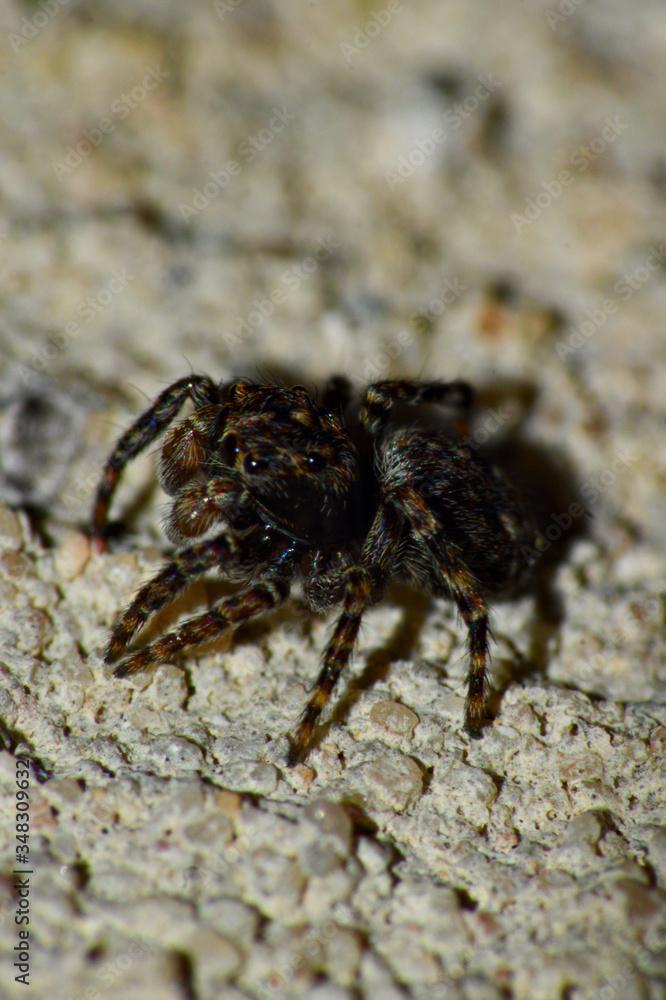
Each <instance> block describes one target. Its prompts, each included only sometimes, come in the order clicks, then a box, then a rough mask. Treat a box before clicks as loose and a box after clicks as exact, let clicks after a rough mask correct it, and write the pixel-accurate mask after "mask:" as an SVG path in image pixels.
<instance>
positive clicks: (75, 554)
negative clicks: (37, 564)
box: [53, 531, 90, 580]
mask: <svg viewBox="0 0 666 1000" xmlns="http://www.w3.org/2000/svg"><path fill="white" fill-rule="evenodd" d="M89 558H90V540H89V539H88V538H86V536H85V535H82V534H81V532H79V531H68V532H67V534H66V535H65V536H64V538H63V540H62V542H61V543H60V545H59V546H58V548H57V549H56V553H55V557H54V560H53V562H54V567H55V571H56V574H57V575H58V576H59V577H61V578H62V579H63V580H74V579H76V577H77V576H80V575H81V573H82V572H83V567H84V566H85V564H86V563H87V562H88V559H89Z"/></svg>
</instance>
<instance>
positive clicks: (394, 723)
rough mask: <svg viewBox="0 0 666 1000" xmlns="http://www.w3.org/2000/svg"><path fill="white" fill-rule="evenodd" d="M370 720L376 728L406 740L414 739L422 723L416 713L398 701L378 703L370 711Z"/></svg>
mask: <svg viewBox="0 0 666 1000" xmlns="http://www.w3.org/2000/svg"><path fill="white" fill-rule="evenodd" d="M370 719H371V720H372V722H373V723H374V724H375V725H376V726H379V727H380V728H382V729H386V730H387V731H388V732H389V733H393V734H394V735H395V736H404V737H406V739H411V738H412V736H413V735H414V730H415V728H416V726H418V724H419V721H420V720H419V717H418V715H417V714H416V712H412V710H411V708H406V706H405V705H401V704H399V702H397V701H378V702H377V703H376V704H374V705H373V706H372V708H371V709H370Z"/></svg>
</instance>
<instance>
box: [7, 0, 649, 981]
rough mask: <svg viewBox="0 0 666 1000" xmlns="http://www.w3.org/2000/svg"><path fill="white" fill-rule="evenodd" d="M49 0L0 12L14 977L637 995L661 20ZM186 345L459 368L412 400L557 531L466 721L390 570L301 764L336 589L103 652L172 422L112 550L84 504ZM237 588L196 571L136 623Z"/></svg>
mask: <svg viewBox="0 0 666 1000" xmlns="http://www.w3.org/2000/svg"><path fill="white" fill-rule="evenodd" d="M56 6H58V11H57V13H55V14H53V16H52V17H51V16H50V15H49V9H50V5H49V3H41V4H37V5H35V4H32V5H30V4H28V5H25V4H23V5H19V4H18V3H17V0H8V4H7V5H6V8H7V9H6V17H5V18H4V19H3V25H4V30H5V35H6V37H5V43H6V44H5V50H4V52H3V70H4V71H5V72H3V73H2V74H0V98H1V100H0V109H1V111H0V113H1V114H2V125H3V127H2V135H3V148H2V164H1V166H0V261H1V263H2V282H1V283H0V296H1V297H2V309H1V310H0V313H1V317H2V318H1V320H0V496H1V497H2V502H0V733H1V735H2V748H1V749H0V785H1V788H2V796H3V799H2V801H3V809H2V810H0V862H1V863H2V871H3V873H4V875H5V880H4V882H3V889H4V891H5V897H6V899H5V903H4V904H3V905H0V926H1V929H2V933H0V960H1V961H2V963H3V968H5V967H7V968H11V963H12V961H13V960H14V958H13V947H14V945H15V943H16V932H17V925H15V924H14V922H13V909H12V907H13V906H14V905H15V899H16V897H15V895H14V896H11V900H12V903H11V907H9V908H8V906H7V905H6V904H7V901H8V900H10V893H11V892H12V891H14V890H12V888H11V879H10V880H9V881H8V878H9V876H8V873H11V872H12V871H13V869H14V866H15V864H16V846H17V838H16V834H17V830H16V818H15V817H16V810H15V809H14V805H15V803H16V798H15V796H16V792H17V785H16V757H17V756H18V757H21V758H24V757H30V758H31V760H32V764H31V768H30V782H29V802H30V848H31V856H30V861H31V867H32V868H33V869H34V875H33V876H32V878H33V881H32V884H31V895H30V901H31V921H32V922H31V925H30V928H31V938H30V941H31V944H30V947H31V949H32V951H31V956H32V958H31V964H32V968H31V984H30V988H29V990H28V991H26V988H25V987H24V986H23V985H22V984H20V983H18V982H16V981H15V980H14V979H13V976H11V975H7V976H4V977H1V978H2V983H1V985H0V993H2V997H3V1000H4V996H5V994H6V995H7V997H8V998H9V1000H18V998H19V997H23V996H27V995H28V993H30V995H31V996H34V997H39V998H41V997H48V998H49V1000H72V998H75V1000H108V998H110V997H113V1000H146V998H150V1000H183V998H184V997H187V998H188V1000H208V998H210V1000H292V998H293V1000H298V998H300V997H304V998H305V997H307V998H314V1000H500V998H501V1000H562V998H564V997H567V1000H592V998H594V1000H598V998H606V997H613V998H622V1000H646V998H649V1000H657V998H661V996H662V995H663V982H664V975H665V974H666V969H665V968H664V962H663V954H662V953H663V935H664V925H663V914H664V912H665V911H666V897H665V895H664V894H665V893H666V799H665V796H664V788H665V787H666V786H665V781H666V639H665V638H664V622H665V620H666V619H665V617H664V608H665V585H664V580H665V579H666V573H665V565H664V564H665V558H664V553H665V552H666V518H665V517H664V482H665V481H666V480H665V475H666V458H665V456H666V452H665V449H664V420H663V409H664V371H665V370H666V346H665V344H666V342H665V340H664V273H665V268H666V260H665V259H664V251H663V248H662V246H661V242H662V237H661V236H660V235H659V234H660V231H661V230H663V189H664V163H663V160H664V157H663V150H662V148H661V146H660V137H662V136H663V135H664V134H665V132H666V52H665V42H664V39H665V38H666V27H665V25H666V20H665V18H666V14H665V10H664V8H663V5H660V4H655V3H648V2H647V0H636V2H635V3H634V4H632V5H626V4H625V5H622V4H615V5H610V6H609V5H607V4H606V5H605V4H588V3H585V4H583V3H578V4H575V3H574V4H569V5H568V7H570V8H571V10H568V8H567V10H565V9H564V8H565V7H567V4H564V5H563V4H561V3H559V4H558V2H554V3H553V4H550V5H543V4H532V5H530V4H497V3H491V2H490V0H478V2H477V3H476V4H475V5H474V9H473V11H472V9H471V7H470V5H463V4H455V3H452V2H451V0H442V2H441V3H438V4H404V3H403V4H397V5H393V6H392V5H391V4H388V5H387V4H386V3H384V4H382V5H376V6H375V8H374V9H371V6H370V5H365V6H364V5H358V4H356V5H351V6H348V5H336V4H324V3H316V4H306V5H299V8H298V11H297V12H296V8H295V7H294V5H292V7H294V9H293V10H292V7H290V6H289V5H288V4H285V3H278V2H272V3H270V4H268V3H237V2H235V0H232V2H230V3H218V2H217V0H216V2H215V3H211V4H189V5H186V4H182V3H181V4H178V3H174V2H173V0H164V2H162V3H160V4H145V3H144V4H135V5H132V6H131V8H130V6H129V5H127V4H125V5H122V4H117V3H112V4H107V5H97V7H96V8H95V9H94V10H93V7H92V5H91V10H90V14H89V15H88V14H87V13H86V16H85V17H82V16H81V5H78V6H77V5H74V4H64V3H61V4H59V5H56ZM611 6H612V9H611ZM574 8H575V9H574ZM54 10H55V7H54ZM567 11H568V12H567ZM44 18H46V20H48V21H49V23H48V24H46V23H42V22H44ZM153 84H154V86H153ZM106 119H108V123H107V122H106V121H105V120H106ZM103 123H104V125H103ZM98 133H99V134H98ZM234 164H235V165H236V166H234ZM562 171H567V172H568V174H569V175H570V176H569V177H567V178H566V180H563V179H562V177H563V175H562ZM560 187H561V190H560ZM189 372H197V373H209V374H210V375H211V377H212V378H213V379H214V380H229V379H231V378H235V377H237V376H244V377H249V378H252V379H271V380H277V381H284V382H285V383H287V384H292V383H294V382H297V383H303V384H305V385H306V386H307V388H308V389H312V390H313V391H316V392H317V393H318V398H319V399H320V400H321V399H322V396H323V393H324V387H325V384H326V382H327V380H328V379H329V378H330V377H331V375H333V374H335V373H341V374H344V375H346V376H347V377H348V379H349V380H350V382H351V385H352V387H353V389H354V391H356V390H358V389H361V390H362V389H363V387H364V386H365V385H366V384H367V383H368V382H372V381H380V380H382V379H385V378H389V377H401V378H424V379H444V380H448V379H458V378H461V379H465V380H468V381H469V382H470V383H471V384H472V385H473V387H474V388H475V390H476V393H477V406H476V410H475V411H474V412H473V413H470V414H469V415H466V414H465V415H464V414H459V413H456V412H453V411H450V410H449V409H442V408H440V407H437V406H433V405H430V404H428V405H427V406H426V405H424V406H423V407H419V408H413V407H411V406H405V407H399V408H397V409H396V410H395V411H394V412H393V413H392V417H391V419H393V417H395V420H396V422H397V423H401V424H410V423H411V422H412V421H414V420H417V419H421V418H422V419H423V420H424V421H426V422H428V423H430V424H431V425H433V426H439V427H441V428H442V429H443V430H444V431H445V432H446V433H451V432H453V431H455V432H459V433H461V434H464V435H465V436H466V438H467V442H468V445H469V447H470V448H475V449H476V448H478V449H479V452H480V453H483V454H485V455H486V456H487V457H488V458H489V459H490V461H492V462H495V461H496V462H497V464H498V465H499V466H501V467H502V468H506V470H507V472H508V474H509V476H510V477H511V478H512V479H513V480H514V481H515V482H516V483H518V484H519V485H520V488H521V490H522V492H523V493H524V496H525V498H526V499H527V501H528V503H529V504H530V505H531V506H532V507H533V510H534V513H535V516H536V519H537V522H538V528H539V532H540V535H539V536H538V540H537V542H536V543H535V546H536V548H538V549H539V550H540V551H541V553H542V559H541V563H540V566H537V567H536V568H535V572H534V574H533V575H531V576H529V575H528V577H526V579H525V581H524V584H523V585H522V589H520V588H519V590H518V592H517V593H515V594H513V595H506V596H504V595H502V596H498V597H497V598H496V599H495V598H493V599H492V600H491V602H490V603H491V628H492V634H493V639H492V641H491V643H490V653H491V657H492V666H491V669H490V671H489V677H488V696H489V698H488V707H489V719H488V723H487V725H485V726H484V727H483V732H482V737H481V738H480V739H478V740H477V739H472V738H471V736H470V734H468V733H467V732H466V731H465V728H464V724H463V723H464V703H465V690H466V682H465V681H466V674H467V670H468V659H467V648H468V647H467V639H468V629H467V626H466V625H465V623H464V621H462V620H461V618H460V615H459V611H458V609H457V607H456V604H455V602H454V601H452V600H449V599H446V598H442V597H439V596H436V595H422V594H421V595H420V594H417V593H416V592H414V591H413V590H412V589H411V587H410V586H408V585H407V584H406V583H405V582H404V581H403V582H396V583H395V584H393V585H392V586H391V588H390V590H389V592H388V594H387V597H386V599H383V600H381V601H379V602H377V603H375V604H373V605H372V606H371V607H369V608H368V609H367V610H366V611H365V612H364V615H363V622H362V627H361V629H360V633H359V636H358V639H357V641H356V644H355V647H354V655H353V658H352V661H351V663H350V665H349V667H348V669H346V670H345V671H344V672H343V675H342V677H341V678H340V680H339V682H338V684H337V686H336V688H335V690H334V692H333V695H332V699H331V701H330V703H329V705H328V706H327V708H326V710H325V712H324V715H323V716H322V721H321V726H319V727H318V729H317V731H316V732H315V734H314V740H313V746H312V750H311V753H310V754H309V756H308V757H307V758H306V759H305V760H304V762H303V763H302V764H300V765H298V766H297V767H295V768H293V769H291V768H289V767H288V765H287V753H288V748H289V739H290V736H291V737H293V734H294V732H295V728H296V726H297V725H298V719H299V715H300V713H301V711H302V709H303V706H304V704H305V702H306V699H307V697H308V694H309V691H310V689H311V686H312V684H313V683H314V682H315V679H316V677H317V674H318V671H319V670H320V668H321V662H322V654H323V651H324V650H325V648H326V646H327V643H329V641H330V639H331V636H332V635H333V630H334V627H335V621H336V619H337V615H338V610H337V609H332V610H331V611H330V612H327V613H325V614H316V613H310V612H309V611H308V610H307V609H306V608H305V607H304V605H303V604H302V602H301V600H300V597H299V595H298V593H297V594H296V595H295V599H294V600H293V601H290V602H287V603H285V604H284V605H283V606H281V607H279V608H276V609H274V611H272V612H271V613H270V614H268V615H266V616H264V617H263V618H257V619H255V620H254V621H251V622H247V623H245V624H242V625H240V626H239V627H238V628H233V629H231V628H230V629H227V630H226V631H225V632H224V633H223V634H222V635H220V636H219V637H217V638H214V639H213V640H212V641H211V642H210V643H209V644H208V645H207V646H205V647H203V648H201V649H197V650H194V649H186V650H183V651H182V652H180V653H179V654H178V655H174V656H173V657H171V658H170V660H169V662H166V663H155V664H153V665H152V666H151V667H150V668H149V669H146V670H145V671H142V672H141V673H140V674H137V675H136V676H134V677H132V678H129V679H121V678H115V677H114V676H113V672H112V671H113V667H112V665H110V664H106V663H104V662H103V655H104V650H105V647H106V644H107V642H108V637H109V632H110V630H111V629H112V628H113V626H114V624H115V623H116V622H117V621H118V620H119V616H120V615H121V613H122V611H123V609H125V608H126V607H127V605H128V603H129V602H130V601H131V600H132V598H133V596H134V595H135V594H136V593H137V591H138V590H139V588H141V587H143V586H144V585H145V584H146V583H147V582H148V581H149V580H150V579H151V578H152V577H154V576H155V574H157V573H158V572H161V571H162V570H163V568H164V566H165V565H166V564H167V563H168V561H169V560H170V559H172V557H173V553H174V551H175V549H176V548H177V546H174V545H171V544H170V543H169V542H168V540H167V539H166V537H165V535H164V532H163V519H164V516H165V514H166V513H167V505H168V502H169V498H168V497H167V495H166V494H165V493H164V492H163V491H162V490H161V488H160V486H159V483H158V482H157V479H156V474H155V465H156V458H157V454H158V452H159V449H160V447H161V445H162V443H163V439H160V438H155V439H154V440H151V442H150V443H149V444H148V446H147V447H146V448H145V449H143V451H142V452H141V454H139V455H137V456H136V458H135V459H134V460H133V461H131V462H130V463H129V464H128V465H127V467H126V468H125V469H124V470H123V471H122V474H121V476H120V479H119V482H118V487H117V490H116V491H115V493H114V495H113V498H112V502H111V505H110V510H109V520H110V526H111V528H110V531H109V535H108V538H107V539H106V540H105V541H103V540H101V539H99V538H97V537H93V536H91V535H90V534H89V529H90V521H91V513H92V509H93V503H94V498H95V494H96V490H97V487H98V484H99V482H100V479H101V477H102V471H103V468H104V464H105V462H106V460H107V457H108V456H109V454H110V452H111V449H112V447H113V444H114V442H115V441H116V440H118V437H119V436H120V435H121V434H122V433H123V432H125V431H126V430H127V429H128V428H129V427H130V425H131V423H132V421H134V420H135V419H136V418H137V417H138V416H139V415H140V414H141V413H142V412H143V411H144V409H145V407H146V406H147V405H148V402H149V401H150V400H152V399H154V398H155V397H156V396H157V395H158V394H159V393H161V392H163V391H164V390H165V389H166V387H167V386H168V385H169V384H171V383H172V382H173V381H174V380H175V379H179V378H181V377H183V376H187V374H188V373H189ZM191 411H192V402H191V401H184V402H183V406H182V408H181V409H180V410H179V411H178V413H177V414H176V413H174V420H175V421H180V420H188V419H189V416H190V414H191ZM221 419H223V418H221ZM360 437H361V436H360ZM361 444H362V445H363V442H362V441H361ZM363 446H364V445H363ZM241 460H242V456H241ZM235 474H238V475H242V474H243V473H242V472H241V471H240V464H239V468H238V469H237V470H236V473H235ZM194 485H196V482H195V484H194ZM297 500H298V498H296V497H292V496H291V495H290V496H288V497H287V498H286V499H285V502H287V503H289V504H292V503H294V504H295V503H296V502H297ZM303 502H304V504H305V505H306V507H307V504H308V503H309V502H310V498H309V497H306V498H305V499H304V501H303ZM265 513H266V517H267V524H268V522H269V521H270V513H269V512H268V511H266V512H265ZM308 514H309V512H308ZM473 516H474V512H473V511H470V517H473ZM219 527H220V530H223V528H224V525H223V524H220V525H219ZM214 530H217V526H216V527H215V529H214ZM268 530H269V531H271V530H272V529H271V528H270V526H269V527H268ZM190 541H196V539H192V540H188V541H187V542H186V543H185V544H187V545H189V544H190ZM285 544H287V543H285ZM536 548H535V551H536ZM357 551H358V552H360V551H361V542H360V540H359V544H358V549H357ZM519 557H520V559H521V560H524V561H525V564H526V565H527V563H528V562H529V561H530V559H531V558H532V554H531V553H530V552H529V551H528V552H525V551H523V552H521V553H519ZM317 558H323V559H325V558H326V555H325V553H323V555H322V556H321V557H317ZM429 558H431V557H430V556H427V555H424V559H429ZM255 582H256V578H254V579H253V580H252V581H251V583H250V586H253V585H254V583H255ZM174 586H176V587H179V582H178V581H175V582H174ZM243 586H244V584H240V583H238V582H235V581H229V580H228V579H226V578H225V576H224V567H222V571H221V572H219V573H216V572H211V573H209V574H206V575H205V576H202V577H197V579H196V580H193V581H191V583H189V584H188V585H187V586H184V587H181V588H179V589H178V594H177V595H174V596H175V599H174V600H173V602H167V604H166V606H164V607H160V608H159V609H158V610H157V612H156V613H155V614H151V615H149V616H148V620H147V621H145V622H139V624H140V626H141V627H140V628H138V629H137V632H136V634H135V635H134V636H133V638H132V648H141V647H142V646H144V645H145V644H146V643H148V642H151V641H153V640H154V639H155V638H157V637H158V636H159V635H161V634H163V633H165V632H168V631H174V630H178V629H180V628H181V627H182V623H183V622H184V621H186V620H188V619H190V618H193V617H195V616H197V615H201V614H206V613H207V612H208V611H210V610H211V609H213V608H220V607H223V606H224V601H225V600H226V599H227V597H228V596H229V594H230V593H232V592H235V593H237V592H238V590H239V587H240V588H241V589H242V587H243ZM153 596H155V595H153ZM156 603H159V601H157V600H156ZM3 991H4V992H3Z"/></svg>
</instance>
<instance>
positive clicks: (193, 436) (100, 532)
mask: <svg viewBox="0 0 666 1000" xmlns="http://www.w3.org/2000/svg"><path fill="white" fill-rule="evenodd" d="M186 399H190V400H192V402H193V403H194V405H195V406H196V407H198V408H200V409H202V408H204V407H206V406H211V407H214V408H215V409H217V406H218V405H219V402H220V393H219V389H218V387H217V386H216V385H215V383H214V382H213V380H212V379H210V378H208V377H207V376H205V375H188V376H186V377H185V378H181V379H179V380H178V381H177V382H174V383H173V385H170V386H169V388H168V389H165V390H164V392H163V393H161V395H159V396H158V397H157V399H156V400H155V402H154V403H153V404H152V405H151V406H150V407H149V408H148V409H147V410H146V411H145V412H144V413H142V414H141V416H140V417H139V418H138V419H137V420H136V421H135V422H134V423H133V424H132V426H131V427H130V428H129V430H127V431H125V433H124V434H123V435H122V437H120V438H119V440H118V441H117V442H116V445H115V447H114V449H113V451H112V452H111V454H110V455H109V457H108V459H107V460H106V464H105V465H104V469H103V471H102V478H101V480H100V482H99V485H98V487H97V493H96V494H95V501H94V505H93V512H92V532H93V535H94V536H95V537H97V538H100V539H101V538H103V536H104V531H105V529H106V524H107V518H108V513H109V506H110V504H111V499H112V497H113V493H114V491H115V488H116V485H117V483H118V478H119V476H120V473H121V471H122V470H123V469H124V467H125V466H126V465H127V463H128V462H129V461H131V459H133V458H134V457H135V456H136V455H138V454H139V452H141V451H143V450H144V448H147V447H148V445H149V444H150V443H151V442H152V441H154V440H155V438H157V437H159V435H160V434H161V433H162V432H163V431H164V430H165V429H166V428H167V427H168V426H169V424H170V423H171V422H172V420H173V419H174V417H175V416H176V414H177V413H178V411H179V410H180V408H181V406H182V405H183V403H184V402H185V400H186ZM165 447H166V446H165ZM203 451H204V440H203V433H202V430H201V429H200V428H199V427H197V426H196V425H193V426H192V428H191V433H190V435H189V439H188V440H186V441H183V440H182V435H181V438H177V439H176V440H175V441H174V443H173V445H172V452H173V453H174V454H173V462H174V463H175V462H176V461H179V462H180V463H181V464H184V465H185V466H186V467H187V472H188V474H191V472H189V469H190V467H192V466H194V465H195V464H196V462H197V461H199V464H200V462H201V457H202V456H203ZM164 478H167V476H165V477H164Z"/></svg>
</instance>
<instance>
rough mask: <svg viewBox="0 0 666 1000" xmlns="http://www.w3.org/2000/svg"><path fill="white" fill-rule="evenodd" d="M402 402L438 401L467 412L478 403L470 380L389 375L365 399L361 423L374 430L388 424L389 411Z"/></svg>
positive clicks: (414, 404) (376, 430) (379, 429)
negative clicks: (389, 376)
mask: <svg viewBox="0 0 666 1000" xmlns="http://www.w3.org/2000/svg"><path fill="white" fill-rule="evenodd" d="M398 403H403V404H407V405H409V406H419V405H420V404H421V403H437V404H439V405H441V406H449V407H452V408H453V409H455V410H457V411H459V412H460V413H461V414H467V413H468V412H469V410H470V409H471V407H472V405H473V403H474V390H473V389H472V387H471V386H470V385H468V383H467V382H463V381H461V380H459V379H457V380H455V381H453V382H419V381H418V380H416V379H386V380H385V381H383V382H373V383H372V384H371V385H369V386H368V387H367V389H366V390H365V395H364V397H363V400H362V401H361V409H360V418H361V423H362V424H363V425H364V426H365V427H366V428H367V429H368V431H370V433H371V434H378V433H379V432H380V431H381V430H382V429H383V428H384V426H385V424H386V422H387V420H388V416H389V412H390V410H391V409H392V407H393V406H395V405H396V404H398Z"/></svg>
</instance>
